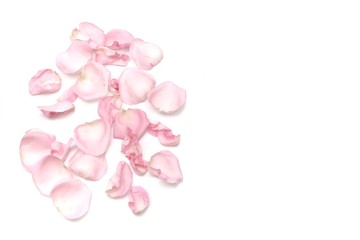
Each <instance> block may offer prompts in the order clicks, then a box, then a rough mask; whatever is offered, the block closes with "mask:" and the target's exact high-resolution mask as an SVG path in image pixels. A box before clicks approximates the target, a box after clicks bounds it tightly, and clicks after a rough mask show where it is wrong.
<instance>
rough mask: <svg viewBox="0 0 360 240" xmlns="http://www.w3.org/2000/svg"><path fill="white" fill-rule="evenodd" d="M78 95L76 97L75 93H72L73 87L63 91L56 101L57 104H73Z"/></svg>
mask: <svg viewBox="0 0 360 240" xmlns="http://www.w3.org/2000/svg"><path fill="white" fill-rule="evenodd" d="M77 97H78V95H76V93H74V91H73V87H71V88H69V89H67V90H65V91H64V92H63V93H62V94H61V96H60V97H59V98H58V99H57V101H58V102H63V101H68V102H72V103H73V102H75V100H76V99H77Z"/></svg>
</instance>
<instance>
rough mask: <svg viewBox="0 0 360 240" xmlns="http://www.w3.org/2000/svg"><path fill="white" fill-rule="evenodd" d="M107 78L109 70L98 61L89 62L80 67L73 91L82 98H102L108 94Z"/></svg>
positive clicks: (108, 77)
mask: <svg viewBox="0 0 360 240" xmlns="http://www.w3.org/2000/svg"><path fill="white" fill-rule="evenodd" d="M109 79H110V71H109V70H107V69H106V68H105V67H104V66H103V65H101V64H99V63H95V62H90V63H87V64H86V65H85V66H84V67H83V68H82V69H81V75H80V77H79V78H78V79H77V81H76V83H75V85H74V87H73V91H74V93H76V95H78V96H79V97H80V98H82V99H84V100H95V99H98V98H102V97H105V96H106V95H107V94H108V91H109V90H108V82H109Z"/></svg>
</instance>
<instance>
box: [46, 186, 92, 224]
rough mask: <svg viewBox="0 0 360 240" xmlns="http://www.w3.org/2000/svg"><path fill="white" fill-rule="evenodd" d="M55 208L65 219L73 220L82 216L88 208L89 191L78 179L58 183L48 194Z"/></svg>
mask: <svg viewBox="0 0 360 240" xmlns="http://www.w3.org/2000/svg"><path fill="white" fill-rule="evenodd" d="M50 197H51V199H52V200H53V203H54V206H55V207H56V209H57V210H58V211H59V212H60V213H61V214H62V215H63V216H64V217H65V218H67V219H70V220H74V219H78V218H81V217H82V216H84V215H85V214H86V213H87V212H88V211H89V208H90V203H91V192H90V190H89V189H88V187H87V186H86V185H85V184H84V183H83V182H81V181H80V180H78V179H71V180H67V181H63V182H61V183H59V184H58V185H57V186H56V187H55V188H54V189H53V190H52V192H51V194H50Z"/></svg>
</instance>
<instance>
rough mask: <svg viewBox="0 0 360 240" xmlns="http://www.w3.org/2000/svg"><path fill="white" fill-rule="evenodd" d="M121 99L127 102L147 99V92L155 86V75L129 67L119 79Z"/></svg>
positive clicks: (134, 102) (138, 101)
mask: <svg viewBox="0 0 360 240" xmlns="http://www.w3.org/2000/svg"><path fill="white" fill-rule="evenodd" d="M119 84H120V91H119V92H120V96H121V100H122V101H123V102H124V103H126V104H137V103H141V102H144V101H145V100H146V99H147V94H148V93H149V91H150V90H151V89H153V88H154V87H155V84H156V81H155V79H154V77H153V76H152V75H151V74H149V73H147V72H145V71H142V70H140V69H137V68H127V69H125V70H124V71H123V73H122V74H121V76H120V79H119Z"/></svg>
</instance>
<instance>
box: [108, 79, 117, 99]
mask: <svg viewBox="0 0 360 240" xmlns="http://www.w3.org/2000/svg"><path fill="white" fill-rule="evenodd" d="M109 91H110V92H111V93H112V94H114V95H118V94H119V79H116V78H110V80H109Z"/></svg>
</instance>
